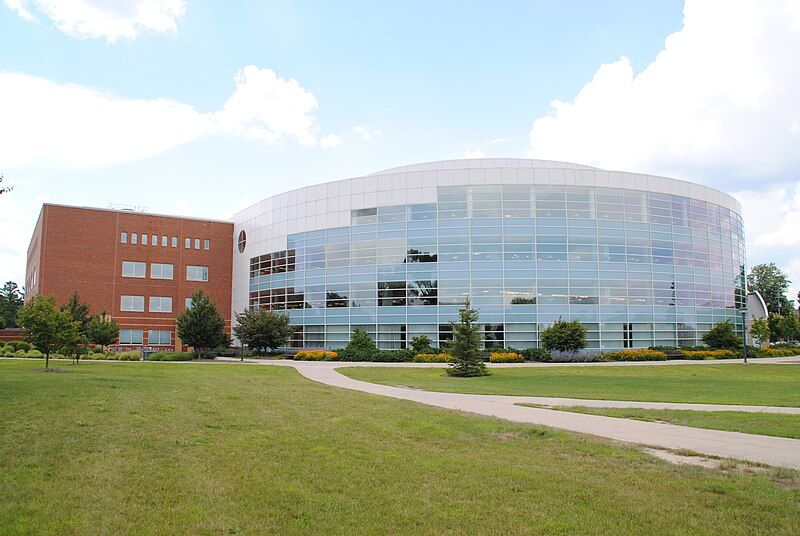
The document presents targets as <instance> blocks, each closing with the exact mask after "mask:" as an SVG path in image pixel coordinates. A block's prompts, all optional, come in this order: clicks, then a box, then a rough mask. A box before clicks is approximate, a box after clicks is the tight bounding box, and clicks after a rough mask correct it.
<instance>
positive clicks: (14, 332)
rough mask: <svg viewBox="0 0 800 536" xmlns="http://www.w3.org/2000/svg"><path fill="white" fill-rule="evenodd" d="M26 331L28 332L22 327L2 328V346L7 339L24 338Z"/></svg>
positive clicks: (0, 337) (0, 332)
mask: <svg viewBox="0 0 800 536" xmlns="http://www.w3.org/2000/svg"><path fill="white" fill-rule="evenodd" d="M25 333H26V332H25V331H23V330H21V329H13V328H7V329H0V346H2V345H3V343H4V342H5V341H18V340H22V339H24V334H25Z"/></svg>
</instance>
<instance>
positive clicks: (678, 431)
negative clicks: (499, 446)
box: [294, 362, 800, 470]
mask: <svg viewBox="0 0 800 536" xmlns="http://www.w3.org/2000/svg"><path fill="white" fill-rule="evenodd" d="M341 366H342V365H341V364H332V363H303V362H295V363H294V367H295V368H296V369H297V371H298V372H300V374H302V375H303V376H305V377H306V378H308V379H310V380H314V381H317V382H320V383H324V384H326V385H331V386H334V387H341V388H344V389H351V390H355V391H362V392H365V393H371V394H375V395H381V396H388V397H392V398H399V399H403V400H411V401H413V402H419V403H421V404H426V405H429V406H437V407H441V408H445V409H450V410H457V411H465V412H468V413H475V414H478V415H486V416H489V417H497V418H500V419H506V420H509V421H514V422H520V423H528V424H538V425H542V426H550V427H554V428H560V429H563V430H569V431H572V432H579V433H584V434H590V435H595V436H600V437H605V438H609V439H614V440H617V441H624V442H626V443H636V444H640V445H649V446H654V447H660V448H667V449H687V450H691V451H695V452H699V453H702V454H706V455H709V456H718V457H723V458H736V459H740V460H746V461H750V462H756V463H762V464H766V465H772V466H777V467H787V468H790V469H796V470H800V440H798V439H788V438H782V437H772V436H763V435H755V434H743V433H739V432H724V431H720V430H705V429H701V428H691V427H688V426H677V425H673V424H659V423H652V422H644V421H636V420H630V419H620V418H616V417H604V416H599V415H587V414H582V413H572V412H567V411H557V410H551V409H540V408H528V407H522V406H518V405H515V404H516V403H518V402H520V401H523V402H525V401H527V400H525V399H531V398H538V397H509V396H495V395H471V394H459V393H439V392H432V391H419V390H415V389H406V388H402V387H391V386H387V385H378V384H374V383H368V382H362V381H358V380H353V379H351V378H348V377H347V376H344V375H342V374H340V373H339V372H337V371H336V370H335V369H336V368H337V367H341ZM556 400H558V399H556ZM580 402H581V403H583V404H585V402H586V401H580ZM603 402H604V403H607V402H608V401H603ZM534 403H535V402H534Z"/></svg>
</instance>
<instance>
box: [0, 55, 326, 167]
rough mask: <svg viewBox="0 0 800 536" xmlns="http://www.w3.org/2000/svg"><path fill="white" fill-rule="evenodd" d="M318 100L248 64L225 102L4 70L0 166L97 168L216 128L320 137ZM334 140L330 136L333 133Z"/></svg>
mask: <svg viewBox="0 0 800 536" xmlns="http://www.w3.org/2000/svg"><path fill="white" fill-rule="evenodd" d="M316 107H317V102H316V98H315V97H314V95H313V94H311V93H310V92H308V91H306V90H305V89H303V87H302V86H300V84H299V83H298V82H297V81H296V80H287V79H284V78H281V77H279V76H277V75H276V74H275V73H274V72H273V71H272V70H270V69H259V68H258V67H255V66H252V65H249V66H247V67H245V68H243V69H241V70H240V71H239V72H238V73H237V74H236V89H235V91H234V93H233V94H232V95H231V97H230V98H229V99H228V101H227V102H226V103H225V105H224V107H223V108H222V110H220V111H218V112H215V113H210V114H203V113H200V112H198V111H197V110H196V109H195V108H194V107H192V106H190V105H188V104H184V103H181V102H177V101H174V100H169V99H129V98H125V97H122V96H119V95H116V94H113V93H109V92H105V91H101V90H98V89H94V88H91V87H86V86H80V85H76V84H60V83H57V82H53V81H50V80H47V79H44V78H38V77H33V76H28V75H24V74H17V73H3V72H0V117H2V123H3V125H2V128H0V168H2V169H10V168H26V167H27V168H36V169H44V168H61V169H97V168H101V167H105V166H110V165H114V164H119V163H123V162H129V161H133V160H139V159H143V158H148V157H152V156H155V155H158V154H160V153H163V152H165V151H167V150H169V149H171V148H173V147H176V146H178V145H181V144H184V143H187V142H190V141H193V140H195V139H198V138H200V137H203V136H209V135H226V134H228V135H236V136H243V137H247V138H253V139H258V140H261V141H263V142H265V143H274V142H277V141H280V140H283V139H289V140H293V141H296V142H297V143H300V144H301V145H306V146H312V145H315V144H316V143H317V139H316V132H317V130H318V127H317V120H316V118H315V116H314V111H315V110H316ZM328 143H330V140H329V141H328Z"/></svg>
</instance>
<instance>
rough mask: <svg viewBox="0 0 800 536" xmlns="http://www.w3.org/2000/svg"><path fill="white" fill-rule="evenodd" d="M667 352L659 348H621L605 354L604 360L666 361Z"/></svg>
mask: <svg viewBox="0 0 800 536" xmlns="http://www.w3.org/2000/svg"><path fill="white" fill-rule="evenodd" d="M666 359H667V354H665V353H664V352H661V351H659V350H644V349H642V350H620V351H618V352H607V353H605V354H603V360H604V361H665V360H666Z"/></svg>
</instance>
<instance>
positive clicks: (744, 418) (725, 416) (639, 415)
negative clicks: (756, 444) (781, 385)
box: [521, 404, 800, 439]
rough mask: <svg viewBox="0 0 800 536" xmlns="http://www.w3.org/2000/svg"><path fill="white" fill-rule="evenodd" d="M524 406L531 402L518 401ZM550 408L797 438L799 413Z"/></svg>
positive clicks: (583, 407) (582, 407)
mask: <svg viewBox="0 0 800 536" xmlns="http://www.w3.org/2000/svg"><path fill="white" fill-rule="evenodd" d="M521 405H523V406H528V405H531V406H532V407H538V406H535V405H532V404H521ZM550 409H557V410H561V411H573V412H575V413H588V414H590V415H606V416H608V417H621V418H623V419H636V420H639V421H651V422H665V423H670V424H679V425H681V426H693V427H695V428H708V429H711V430H727V431H730V432H743V433H745V434H761V435H769V436H778V437H791V438H794V439H800V415H786V414H780V413H749V412H746V411H693V410H675V409H640V408H594V407H586V406H558V407H553V408H550Z"/></svg>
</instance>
